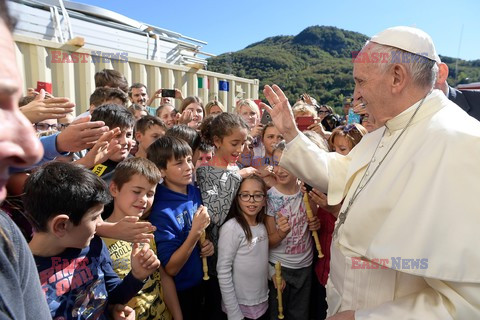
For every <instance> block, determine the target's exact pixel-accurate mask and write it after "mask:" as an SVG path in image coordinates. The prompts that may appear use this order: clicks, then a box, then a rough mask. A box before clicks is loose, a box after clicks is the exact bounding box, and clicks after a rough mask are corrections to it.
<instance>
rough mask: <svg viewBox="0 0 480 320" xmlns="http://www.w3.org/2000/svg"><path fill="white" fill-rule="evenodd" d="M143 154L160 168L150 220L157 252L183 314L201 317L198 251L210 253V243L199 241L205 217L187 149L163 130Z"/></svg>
mask: <svg viewBox="0 0 480 320" xmlns="http://www.w3.org/2000/svg"><path fill="white" fill-rule="evenodd" d="M147 158H148V159H150V160H152V161H153V162H154V163H155V164H156V165H157V167H158V168H159V169H160V172H161V174H162V177H163V179H164V181H163V183H162V184H160V185H158V187H157V192H156V194H155V199H154V202H153V207H152V213H151V214H150V217H149V219H150V222H151V223H152V224H153V225H154V226H155V227H157V230H156V231H155V243H156V245H157V252H158V253H157V254H158V256H159V258H160V261H162V264H163V265H164V267H165V271H166V272H167V273H168V274H169V275H170V276H172V277H174V280H175V284H176V287H177V293H178V298H179V301H180V306H181V309H182V313H183V319H184V320H188V319H200V318H201V310H202V306H201V302H202V300H203V298H204V293H203V290H202V285H201V284H202V276H203V273H202V261H201V256H210V255H212V254H213V245H212V243H211V242H210V241H208V240H206V241H205V242H204V243H202V244H201V246H202V249H201V250H199V248H198V246H197V243H199V240H200V237H201V235H202V233H203V232H204V231H205V228H206V227H207V226H208V225H209V223H210V217H209V216H208V213H207V209H206V208H205V207H203V206H202V205H201V204H202V199H201V196H200V190H199V189H198V188H197V187H195V186H193V185H192V184H191V183H192V177H193V162H192V149H191V148H190V146H189V145H188V144H187V143H186V142H185V141H183V140H181V139H179V138H175V137H171V136H164V137H162V138H160V139H158V140H156V141H155V142H154V143H152V145H151V146H150V147H149V148H148V149H147Z"/></svg>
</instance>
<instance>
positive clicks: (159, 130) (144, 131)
mask: <svg viewBox="0 0 480 320" xmlns="http://www.w3.org/2000/svg"><path fill="white" fill-rule="evenodd" d="M166 131H167V126H166V125H165V123H164V122H163V121H162V120H160V118H158V117H155V116H144V117H143V118H141V119H140V120H138V121H137V123H136V124H135V140H136V141H137V144H138V151H137V153H136V154H135V157H142V158H146V157H147V148H148V147H149V146H150V145H151V144H152V143H153V142H155V140H157V139H158V138H161V137H163V136H164V135H165V132H166Z"/></svg>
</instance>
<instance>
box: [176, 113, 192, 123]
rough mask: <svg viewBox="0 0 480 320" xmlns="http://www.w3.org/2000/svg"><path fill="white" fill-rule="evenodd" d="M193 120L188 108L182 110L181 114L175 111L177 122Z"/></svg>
mask: <svg viewBox="0 0 480 320" xmlns="http://www.w3.org/2000/svg"><path fill="white" fill-rule="evenodd" d="M192 120H193V114H192V111H190V110H183V112H182V114H179V113H177V122H178V124H189V123H190V122H191V121H192Z"/></svg>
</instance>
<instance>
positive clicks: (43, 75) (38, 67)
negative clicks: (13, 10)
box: [14, 35, 258, 114]
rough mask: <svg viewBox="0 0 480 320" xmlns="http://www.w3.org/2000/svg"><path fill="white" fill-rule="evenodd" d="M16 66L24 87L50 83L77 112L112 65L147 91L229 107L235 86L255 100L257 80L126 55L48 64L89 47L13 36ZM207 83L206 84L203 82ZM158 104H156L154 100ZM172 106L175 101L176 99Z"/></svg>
mask: <svg viewBox="0 0 480 320" xmlns="http://www.w3.org/2000/svg"><path fill="white" fill-rule="evenodd" d="M14 40H15V43H16V53H17V59H18V64H19V69H20V70H21V71H22V72H23V78H24V88H25V90H26V88H28V87H36V84H37V81H46V82H52V84H53V94H54V95H55V96H67V97H69V98H70V99H71V100H73V101H75V103H76V105H77V107H76V111H77V114H79V113H81V112H84V111H85V110H86V109H87V108H88V106H89V97H90V94H91V93H92V92H93V91H94V89H95V84H94V75H95V72H96V71H99V70H101V69H103V68H113V69H115V70H118V71H119V72H121V73H123V74H124V75H125V77H126V78H127V80H128V82H129V83H130V84H131V83H134V82H141V83H144V84H145V85H146V86H147V87H148V88H149V94H154V92H155V91H156V90H157V89H160V88H165V89H173V88H178V89H180V90H181V91H182V93H183V95H184V96H188V95H198V96H200V97H201V98H202V100H203V101H204V102H205V103H206V102H208V101H209V100H212V99H214V98H215V97H217V98H218V99H219V100H220V101H221V102H222V103H223V104H224V105H225V106H226V107H227V109H228V110H232V108H233V107H234V103H235V96H236V94H237V91H238V90H237V87H238V86H240V87H241V88H247V90H246V91H247V94H246V95H244V98H252V99H258V80H250V79H245V78H239V77H235V76H230V75H223V74H220V73H215V72H210V71H205V70H198V69H194V68H188V67H184V66H178V65H172V64H166V63H161V62H157V61H151V60H146V59H138V58H134V57H129V58H128V62H123V61H118V60H110V59H106V61H103V59H102V61H100V62H97V63H92V60H91V59H88V62H87V63H82V62H79V63H67V62H65V63H52V56H53V55H52V51H59V50H63V52H67V53H68V54H72V53H73V52H75V53H86V54H88V53H90V52H91V50H87V49H84V48H77V47H73V46H67V45H63V44H59V43H56V42H53V41H46V40H38V39H33V38H30V37H25V36H22V35H14ZM198 77H201V78H203V79H204V80H203V83H204V88H202V89H198ZM206 79H208V83H209V86H208V87H207V81H206ZM219 80H222V81H228V82H229V86H230V90H229V91H228V92H227V91H219V90H218V83H219ZM155 105H158V103H155ZM176 107H177V108H178V107H179V102H178V101H176Z"/></svg>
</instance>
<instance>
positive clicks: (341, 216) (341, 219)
mask: <svg viewBox="0 0 480 320" xmlns="http://www.w3.org/2000/svg"><path fill="white" fill-rule="evenodd" d="M431 92H432V91H430V92H429V93H427V94H426V95H425V97H423V99H422V101H421V102H420V104H419V105H418V107H417V108H416V109H415V112H414V113H413V115H412V116H411V117H410V119H409V120H408V123H407V124H406V125H405V127H404V128H403V129H402V132H400V134H399V135H398V137H397V138H396V139H395V141H393V143H392V145H391V146H390V148H389V149H388V150H387V152H386V153H385V155H384V156H383V158H382V160H380V162H379V163H378V166H377V167H376V168H375V170H373V172H372V174H371V175H368V174H367V172H368V169H370V166H371V164H372V162H374V161H373V159H375V154H376V153H377V150H378V146H379V145H380V143H381V142H382V139H383V137H384V136H385V132H386V131H387V128H385V130H383V134H382V137H381V138H380V140H379V141H378V144H377V147H376V148H375V151H374V152H373V156H372V159H370V161H369V163H368V166H367V169H366V170H365V173H364V174H363V176H362V178H361V179H360V182H359V183H358V185H357V187H356V188H355V191H354V192H353V195H352V197H351V198H350V200H349V201H348V204H347V207H346V208H345V210H342V212H340V214H339V215H338V222H337V225H336V226H335V230H334V232H333V237H334V238H336V237H337V235H338V229H339V228H340V226H341V225H342V224H344V223H345V220H346V219H347V214H348V211H349V210H350V207H351V206H352V204H353V203H354V202H355V200H356V199H357V197H358V195H359V194H360V193H361V192H362V191H363V189H364V188H365V186H366V185H367V184H368V183H369V182H370V180H372V178H373V176H374V175H375V173H377V171H378V168H380V166H381V165H382V163H383V161H384V160H385V158H386V157H387V156H388V154H389V153H390V151H392V149H393V147H395V145H396V144H397V142H398V140H399V139H400V138H401V137H402V135H403V134H404V133H405V131H406V130H407V128H408V127H409V126H410V124H411V123H412V121H413V118H415V115H416V114H417V112H418V110H420V107H421V106H422V105H423V102H424V101H425V99H426V98H427V96H428V95H429V94H430V93H431ZM367 177H368V178H367ZM364 180H365V183H364V184H363V185H362V183H363V181H364Z"/></svg>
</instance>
